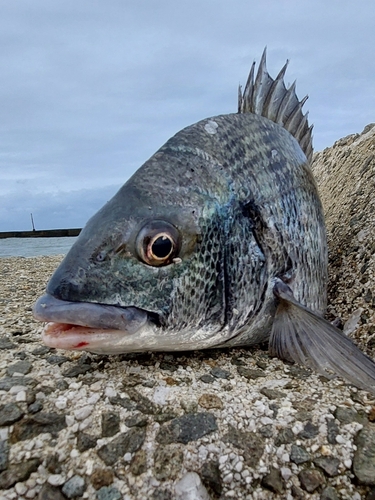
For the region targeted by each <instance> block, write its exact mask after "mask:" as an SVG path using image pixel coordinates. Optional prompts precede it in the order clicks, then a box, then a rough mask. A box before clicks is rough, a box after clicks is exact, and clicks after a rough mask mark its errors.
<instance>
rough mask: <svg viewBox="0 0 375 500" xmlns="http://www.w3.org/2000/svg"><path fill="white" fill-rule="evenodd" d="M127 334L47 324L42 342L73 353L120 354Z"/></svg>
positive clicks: (60, 324)
mask: <svg viewBox="0 0 375 500" xmlns="http://www.w3.org/2000/svg"><path fill="white" fill-rule="evenodd" d="M126 335H128V334H127V332H126V331H123V330H110V329H100V328H89V327H85V326H77V325H72V324H68V323H54V322H51V323H47V324H46V326H45V327H44V329H43V332H42V340H43V342H44V343H45V344H46V345H47V346H48V347H53V348H55V349H65V350H73V351H89V352H94V353H97V354H118V353H121V352H123V347H122V341H123V340H124V338H126Z"/></svg>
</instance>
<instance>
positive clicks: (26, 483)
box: [0, 257, 375, 500]
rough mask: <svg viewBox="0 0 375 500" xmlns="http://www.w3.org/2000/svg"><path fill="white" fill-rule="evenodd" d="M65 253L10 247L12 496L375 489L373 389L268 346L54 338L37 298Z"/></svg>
mask: <svg viewBox="0 0 375 500" xmlns="http://www.w3.org/2000/svg"><path fill="white" fill-rule="evenodd" d="M60 259H61V257H38V258H27V259H26V258H3V259H0V289H1V290H2V294H1V301H0V307H1V319H0V322H1V324H0V335H1V340H0V347H1V351H0V352H1V357H0V377H1V378H0V397H1V406H0V426H1V427H0V438H1V444H0V471H2V472H1V473H0V490H1V498H4V499H16V498H17V499H23V498H40V499H52V498H53V499H54V500H59V499H63V498H90V499H91V498H93V499H95V498H98V499H99V500H111V499H113V500H114V499H120V498H125V499H129V500H130V499H154V500H170V499H189V498H190V499H202V500H203V499H207V498H211V499H218V498H220V499H230V498H236V499H272V498H286V499H292V498H297V499H299V498H300V499H302V498H303V499H304V498H307V499H310V498H311V499H327V500H328V499H360V498H374V497H373V496H371V495H375V424H374V423H372V422H373V421H374V420H375V408H374V403H375V401H374V399H373V398H372V397H371V396H370V395H369V394H368V393H366V392H364V391H359V390H356V389H355V388H353V387H350V386H348V385H346V384H344V383H343V382H342V381H339V380H330V381H327V380H326V379H324V378H322V377H320V376H317V375H315V374H311V373H310V372H309V371H308V370H306V369H304V368H301V367H298V366H294V365H288V364H285V363H283V362H281V361H279V360H277V359H274V358H272V359H271V358H269V357H268V355H267V351H266V350H262V349H258V350H247V349H232V350H225V351H223V350H211V351H206V352H192V353H181V354H131V355H122V356H99V355H91V354H85V353H84V354H81V353H73V352H65V351H55V350H53V349H49V348H47V347H45V346H43V345H42V343H41V341H40V332H41V326H40V325H39V324H38V323H36V322H35V321H34V320H33V318H32V315H31V306H32V304H33V302H34V301H35V299H36V298H37V297H38V296H39V295H40V294H41V293H42V292H43V289H44V286H45V284H46V282H47V280H48V278H49V277H50V275H51V273H52V271H53V269H54V268H55V267H56V265H57V264H58V262H59V261H60ZM191 473H196V474H191ZM197 484H198V487H196V486H194V485H197ZM194 487H195V490H194V491H195V493H194V494H193V496H188V493H187V491H188V490H189V488H194Z"/></svg>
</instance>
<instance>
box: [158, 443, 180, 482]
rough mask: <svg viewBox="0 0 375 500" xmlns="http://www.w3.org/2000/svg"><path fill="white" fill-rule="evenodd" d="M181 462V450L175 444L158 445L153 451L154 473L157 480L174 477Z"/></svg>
mask: <svg viewBox="0 0 375 500" xmlns="http://www.w3.org/2000/svg"><path fill="white" fill-rule="evenodd" d="M182 462H183V453H182V450H181V449H180V448H179V447H178V446H176V445H168V446H159V447H158V448H156V450H155V453H154V473H155V477H156V479H157V480H158V481H166V480H169V479H176V477H177V476H178V474H179V473H180V471H181V467H182Z"/></svg>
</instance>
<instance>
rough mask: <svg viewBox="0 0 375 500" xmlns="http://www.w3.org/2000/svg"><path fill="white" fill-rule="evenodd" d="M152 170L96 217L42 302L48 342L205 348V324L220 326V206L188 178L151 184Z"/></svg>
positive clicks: (38, 312)
mask: <svg viewBox="0 0 375 500" xmlns="http://www.w3.org/2000/svg"><path fill="white" fill-rule="evenodd" d="M140 170H141V169H140ZM146 174H147V166H146V168H145V169H143V175H141V176H140V175H139V171H138V172H137V173H136V175H135V176H133V178H131V179H129V181H128V182H127V183H126V184H125V185H124V186H123V187H122V188H121V189H120V191H119V192H118V193H117V194H116V195H115V196H114V197H113V198H112V199H111V200H110V201H109V202H107V204H106V205H104V207H103V208H102V209H101V210H100V211H99V212H98V213H97V214H95V215H94V216H93V217H92V218H91V219H90V220H89V222H88V223H87V225H86V227H85V228H84V229H83V230H82V232H81V234H80V235H79V237H78V239H77V241H76V242H75V243H74V245H73V246H72V248H71V250H70V251H69V252H68V254H67V255H66V257H65V258H64V260H63V261H62V262H61V264H60V266H59V267H58V268H57V270H56V271H55V273H54V274H53V276H52V278H51V279H50V281H49V283H48V285H47V288H46V295H44V296H43V297H41V298H40V299H39V300H38V301H37V303H36V304H35V306H34V316H35V317H36V318H37V319H38V320H41V321H45V322H48V324H47V326H46V327H45V329H44V332H43V340H44V342H45V343H47V344H48V345H50V346H52V347H58V348H63V349H81V350H88V351H91V352H100V353H118V352H129V351H142V350H183V349H191V348H200V347H205V334H203V333H202V331H203V330H202V328H200V325H204V326H205V331H207V328H208V332H209V333H208V335H209V336H210V335H211V336H212V331H213V330H215V329H216V330H217V325H218V324H219V325H220V324H221V319H220V318H221V317H222V315H223V311H222V300H223V299H222V294H223V285H222V274H223V271H222V268H221V266H222V263H221V260H222V257H221V253H220V251H219V250H218V249H217V248H216V249H215V247H218V246H219V244H220V239H221V233H220V230H219V229H220V223H219V221H218V217H219V215H220V214H219V215H218V208H217V204H215V203H214V202H213V201H212V200H211V199H210V197H209V196H207V193H205V192H196V191H194V190H191V189H190V190H189V189H187V188H186V189H184V188H183V182H182V181H181V179H180V180H179V187H178V188H176V185H173V183H171V182H169V183H168V185H167V186H165V187H164V188H163V189H160V186H159V187H156V189H152V188H153V187H155V186H153V182H152V181H150V179H148V182H147V181H145V179H147V175H146ZM159 177H160V176H159ZM160 179H161V180H163V179H162V177H160ZM160 179H159V182H160ZM213 250H214V251H213ZM207 325H208V327H207ZM210 325H211V326H210ZM192 329H194V331H195V333H194V335H195V337H194V335H192V334H191V332H192Z"/></svg>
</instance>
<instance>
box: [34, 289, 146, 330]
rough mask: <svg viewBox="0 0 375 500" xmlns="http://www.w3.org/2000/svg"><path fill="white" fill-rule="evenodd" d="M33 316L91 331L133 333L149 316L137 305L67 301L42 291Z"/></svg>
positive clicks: (63, 328)
mask: <svg viewBox="0 0 375 500" xmlns="http://www.w3.org/2000/svg"><path fill="white" fill-rule="evenodd" d="M33 315H34V318H35V319H37V320H38V321H43V322H47V323H54V324H59V325H65V326H64V327H61V330H62V332H63V331H64V330H66V326H68V325H71V326H74V327H77V328H79V327H84V328H88V329H91V330H103V331H105V330H110V331H114V330H115V331H121V332H123V334H128V335H131V334H134V333H136V332H137V331H139V330H140V329H141V328H142V327H144V326H145V325H146V323H147V322H148V321H149V320H150V319H151V318H150V313H149V312H148V311H145V310H143V309H139V308H137V307H133V306H129V307H120V306H113V305H108V304H98V303H93V302H71V301H66V300H62V299H59V298H57V297H54V296H53V295H51V294H49V293H46V294H45V295H43V296H42V297H40V298H39V299H38V300H37V301H36V303H35V304H34V307H33Z"/></svg>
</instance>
